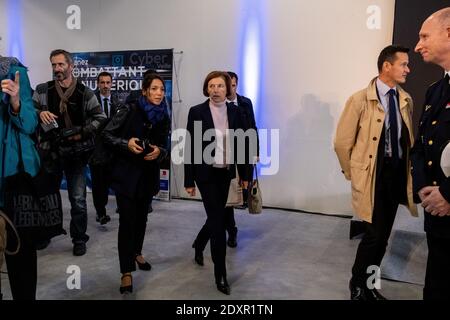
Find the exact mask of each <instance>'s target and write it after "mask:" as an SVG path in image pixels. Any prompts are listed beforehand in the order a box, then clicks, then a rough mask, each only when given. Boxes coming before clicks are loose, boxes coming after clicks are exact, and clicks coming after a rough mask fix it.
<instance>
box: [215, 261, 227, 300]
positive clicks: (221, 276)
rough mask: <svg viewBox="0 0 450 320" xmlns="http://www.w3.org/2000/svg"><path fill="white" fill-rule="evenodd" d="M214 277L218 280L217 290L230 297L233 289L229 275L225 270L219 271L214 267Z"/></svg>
mask: <svg viewBox="0 0 450 320" xmlns="http://www.w3.org/2000/svg"><path fill="white" fill-rule="evenodd" d="M214 276H215V278H216V286H217V290H219V291H220V292H222V293H224V294H226V295H230V293H231V288H230V285H229V284H228V281H227V273H226V271H225V270H219V269H218V268H217V267H216V266H214Z"/></svg>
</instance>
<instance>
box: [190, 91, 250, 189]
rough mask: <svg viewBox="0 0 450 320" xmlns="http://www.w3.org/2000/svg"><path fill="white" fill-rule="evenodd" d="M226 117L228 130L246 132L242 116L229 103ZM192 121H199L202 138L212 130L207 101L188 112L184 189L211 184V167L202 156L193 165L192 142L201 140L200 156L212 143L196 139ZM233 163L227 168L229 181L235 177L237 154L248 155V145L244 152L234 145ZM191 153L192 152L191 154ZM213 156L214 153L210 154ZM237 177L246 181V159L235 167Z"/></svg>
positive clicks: (236, 144)
mask: <svg viewBox="0 0 450 320" xmlns="http://www.w3.org/2000/svg"><path fill="white" fill-rule="evenodd" d="M227 115H228V127H229V129H234V130H237V129H243V130H247V129H248V128H247V127H246V126H245V123H244V121H243V119H242V114H241V113H240V112H239V110H238V108H236V107H235V106H233V105H232V104H231V103H227ZM194 121H201V123H202V137H203V135H204V133H205V131H206V130H208V129H214V121H213V118H212V114H211V110H210V109H209V99H207V100H206V101H205V102H203V103H201V104H199V105H196V106H194V107H192V108H191V109H190V110H189V115H188V121H187V127H186V130H187V132H188V133H189V134H190V137H191V139H190V141H189V142H190V143H188V141H187V142H186V145H185V152H184V154H185V164H184V187H185V188H189V187H194V186H195V184H194V181H195V182H202V183H207V182H212V181H211V178H212V168H213V166H212V165H210V164H207V163H205V161H204V159H203V156H202V157H201V158H202V160H201V163H199V164H194V141H196V140H199V141H200V140H201V141H202V149H201V150H202V155H203V152H204V150H205V148H206V147H207V146H208V145H210V144H211V143H213V141H214V138H213V141H203V139H202V137H197V136H196V135H195V134H196V133H195V132H194ZM234 147H235V150H234V157H235V159H234V163H233V164H231V165H230V166H229V168H228V172H229V177H230V179H232V178H234V177H235V176H236V167H235V165H236V163H237V157H238V152H239V153H241V154H242V152H246V154H247V153H248V143H247V144H246V146H245V148H246V150H238V149H237V148H238V143H234ZM191 151H192V152H191ZM212 155H214V151H213V152H212ZM237 168H238V172H239V176H240V177H241V179H242V180H248V179H249V177H248V172H249V161H248V159H246V162H245V163H244V164H238V165H237Z"/></svg>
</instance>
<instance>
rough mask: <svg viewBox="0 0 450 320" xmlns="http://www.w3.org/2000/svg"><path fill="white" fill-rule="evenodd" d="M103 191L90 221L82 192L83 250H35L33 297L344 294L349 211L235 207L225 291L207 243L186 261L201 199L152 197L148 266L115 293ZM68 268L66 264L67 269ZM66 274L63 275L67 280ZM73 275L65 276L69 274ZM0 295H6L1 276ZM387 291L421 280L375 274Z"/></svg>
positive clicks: (406, 293)
mask: <svg viewBox="0 0 450 320" xmlns="http://www.w3.org/2000/svg"><path fill="white" fill-rule="evenodd" d="M63 202H64V206H65V208H64V210H65V211H64V215H65V228H66V230H67V231H68V230H69V228H68V224H69V221H70V220H69V219H70V214H69V204H68V200H67V194H66V193H65V192H63ZM115 208H116V204H115V198H114V197H110V201H109V204H108V214H109V215H110V216H111V218H112V220H111V222H110V223H109V224H107V225H106V226H100V225H99V224H98V223H97V222H95V211H94V209H93V205H92V198H91V194H88V210H89V212H88V215H89V222H88V234H89V236H90V237H91V239H90V241H89V242H88V243H87V247H88V251H87V254H86V255H84V256H82V257H75V256H73V255H72V244H71V241H70V237H69V236H68V235H67V236H59V237H57V238H54V239H53V240H52V242H51V244H50V245H49V247H48V248H47V249H45V250H43V251H39V252H38V290H37V298H38V299H63V300H72V299H84V300H91V299H125V300H144V299H162V300H178V299H180V300H185V299H186V300H190V299H193V300H214V299H223V300H226V299H233V300H239V299H245V300H248V299H252V300H259V299H261V300H271V299H274V300H278V299H283V300H310V299H320V300H321V299H327V300H330V299H331V300H346V299H348V298H349V290H348V280H349V278H350V270H351V266H352V264H353V260H354V256H355V253H356V248H357V245H358V242H359V240H349V239H348V234H349V225H350V223H349V219H346V218H339V217H332V216H322V215H313V214H306V213H296V212H287V211H283V210H274V209H265V210H264V211H263V213H262V214H260V215H249V214H248V213H247V211H244V210H236V211H235V216H236V222H237V226H238V228H239V233H238V247H237V248H235V249H230V248H227V269H228V280H229V282H230V285H231V289H232V291H231V295H230V296H226V295H224V294H222V293H220V292H219V291H217V290H216V288H215V284H214V275H213V263H212V260H211V254H210V250H209V246H208V247H207V250H206V251H205V266H204V267H200V266H198V265H196V264H195V263H194V260H193V256H194V250H193V249H192V248H191V245H192V242H193V240H194V238H195V236H196V234H197V232H198V231H199V229H200V228H201V226H202V225H203V223H204V221H205V217H206V215H205V213H204V209H203V205H202V203H201V202H197V201H185V200H172V201H171V202H161V201H154V202H153V208H154V211H153V213H151V214H150V215H149V221H148V225H147V234H146V238H145V243H144V249H143V254H144V256H145V257H146V258H147V259H148V260H149V261H150V262H151V264H152V267H153V268H152V270H151V271H139V270H138V271H136V272H134V273H133V286H134V291H133V293H132V294H128V295H121V294H120V293H119V285H120V273H119V261H118V253H117V229H118V222H119V215H118V214H116V213H115ZM70 266H77V267H79V270H80V280H81V288H80V289H68V287H67V283H66V282H67V281H68V279H69V280H71V279H70V278H69V277H70V276H71V275H72V273H67V270H68V268H69V267H70ZM72 272H73V271H72ZM69 282H70V281H69ZM72 283H73V282H72ZM2 288H3V293H4V299H7V300H9V299H11V294H10V290H9V284H8V281H7V279H6V276H5V275H3V277H2ZM380 292H382V293H383V294H384V295H385V296H386V297H387V298H388V299H398V300H403V299H411V300H417V299H422V286H421V285H416V284H410V283H404V282H395V281H388V280H382V282H381V290H380Z"/></svg>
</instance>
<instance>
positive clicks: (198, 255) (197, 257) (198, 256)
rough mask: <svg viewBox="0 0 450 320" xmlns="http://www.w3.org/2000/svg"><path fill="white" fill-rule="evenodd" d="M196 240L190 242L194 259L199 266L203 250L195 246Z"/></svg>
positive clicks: (201, 261)
mask: <svg viewBox="0 0 450 320" xmlns="http://www.w3.org/2000/svg"><path fill="white" fill-rule="evenodd" d="M196 243H197V240H196V241H194V243H193V244H192V248H194V249H195V256H194V260H195V262H196V263H197V264H198V265H199V266H203V265H204V263H203V250H200V249H198V248H197V246H196Z"/></svg>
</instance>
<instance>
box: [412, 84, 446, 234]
mask: <svg viewBox="0 0 450 320" xmlns="http://www.w3.org/2000/svg"><path fill="white" fill-rule="evenodd" d="M443 88H444V79H442V80H440V81H438V82H436V83H434V84H432V85H431V86H430V87H429V88H428V90H427V93H426V96H425V107H424V110H423V112H422V116H421V119H420V123H419V130H418V135H417V138H416V142H415V144H414V148H413V149H412V150H411V161H412V168H411V169H412V176H413V188H414V195H415V196H414V200H415V202H417V203H419V202H420V198H419V196H418V194H417V193H418V192H419V191H420V189H422V188H423V187H425V186H433V185H435V186H439V191H440V192H441V194H442V196H443V197H444V198H445V199H446V200H447V201H448V202H450V178H446V177H445V175H444V173H443V172H442V169H441V166H440V162H441V161H440V158H441V154H442V149H443V147H444V146H445V145H446V143H447V142H448V140H450V106H449V107H448V108H447V105H448V104H449V103H450V90H448V91H447V93H444V92H443ZM425 231H427V232H432V233H434V234H435V235H437V236H443V237H450V217H449V216H446V217H435V216H432V215H431V214H429V213H427V212H425Z"/></svg>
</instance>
